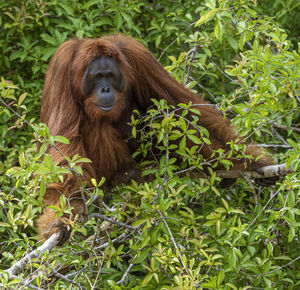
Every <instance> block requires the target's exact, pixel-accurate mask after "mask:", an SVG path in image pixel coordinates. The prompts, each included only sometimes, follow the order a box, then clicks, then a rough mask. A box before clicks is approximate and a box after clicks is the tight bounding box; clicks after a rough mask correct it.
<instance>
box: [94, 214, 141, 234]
mask: <svg viewBox="0 0 300 290" xmlns="http://www.w3.org/2000/svg"><path fill="white" fill-rule="evenodd" d="M93 217H96V218H99V219H102V220H105V221H107V222H110V223H112V224H115V225H117V226H120V227H124V228H127V229H129V230H133V231H135V230H138V229H139V228H140V227H132V226H130V225H127V224H125V223H121V222H118V221H116V220H114V219H112V218H109V217H107V216H105V215H102V214H99V213H92V214H90V215H89V219H91V218H93Z"/></svg>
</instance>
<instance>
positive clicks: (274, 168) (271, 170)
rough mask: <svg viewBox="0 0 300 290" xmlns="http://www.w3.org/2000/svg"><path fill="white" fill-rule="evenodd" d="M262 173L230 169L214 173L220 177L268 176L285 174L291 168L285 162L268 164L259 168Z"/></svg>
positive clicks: (289, 171)
mask: <svg viewBox="0 0 300 290" xmlns="http://www.w3.org/2000/svg"><path fill="white" fill-rule="evenodd" d="M261 169H262V171H263V172H264V174H259V173H258V172H257V171H242V170H235V169H230V170H228V171H226V170H218V171H217V172H216V175H217V176H218V177H222V178H245V177H247V178H269V177H274V176H285V175H287V174H289V173H291V172H293V170H291V169H287V168H286V165H285V164H278V165H270V166H265V167H262V168H261Z"/></svg>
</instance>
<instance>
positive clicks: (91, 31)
mask: <svg viewBox="0 0 300 290" xmlns="http://www.w3.org/2000/svg"><path fill="white" fill-rule="evenodd" d="M0 13H1V14H0V28H1V29H0V76H1V77H2V79H1V83H0V265H1V267H0V269H1V270H0V271H1V272H2V270H4V269H7V268H9V267H10V266H11V265H12V264H14V263H15V262H16V261H17V260H19V259H20V258H21V257H22V256H24V254H26V252H28V251H31V250H32V249H35V248H36V247H37V241H38V238H37V232H36V225H35V221H36V219H37V216H38V215H39V214H40V212H41V210H42V196H43V194H44V193H45V188H46V184H47V182H50V181H58V180H59V179H61V178H62V174H64V173H67V174H68V173H70V169H73V170H77V171H80V169H79V167H78V166H77V163H78V162H80V161H82V160H81V159H79V157H78V156H75V157H74V158H73V159H72V160H69V161H70V162H69V168H60V167H58V166H57V165H56V164H53V163H52V161H51V158H49V156H47V155H46V154H45V152H46V148H47V146H51V145H53V144H54V142H67V140H65V139H64V138H62V137H59V136H49V132H48V129H47V128H46V127H45V126H44V125H42V124H39V108H40V99H41V93H42V87H43V78H44V75H45V71H46V68H47V64H48V62H49V60H50V58H51V56H52V55H53V53H54V51H55V50H56V49H57V47H58V46H59V45H60V44H61V43H63V42H64V41H66V40H67V39H70V38H72V37H98V36H100V35H103V34H108V33H113V32H121V33H126V34H129V35H131V36H133V37H135V38H137V39H139V40H140V41H141V42H142V43H144V44H145V45H146V46H147V47H148V48H149V49H150V50H151V51H152V52H153V54H154V55H155V56H156V57H157V58H158V59H160V62H161V63H162V64H163V65H164V66H165V68H166V69H167V70H168V71H169V72H170V74H172V75H173V77H174V78H176V79H177V80H178V81H179V82H182V83H184V84H185V85H186V86H187V87H189V88H191V89H193V90H195V91H197V92H198V93H199V95H204V96H205V97H206V98H207V99H208V100H210V101H211V102H212V103H214V104H216V106H217V107H218V108H219V109H220V110H222V111H223V112H224V113H225V114H226V115H227V116H228V117H230V118H232V119H233V123H234V124H235V125H236V127H237V128H238V130H239V132H240V133H241V135H242V136H244V137H245V138H246V139H247V141H249V142H252V141H254V142H256V143H257V144H259V145H260V146H264V147H266V148H267V149H268V151H269V152H270V153H271V154H272V155H273V156H274V157H275V158H276V160H277V162H278V163H286V164H287V166H288V167H289V168H292V169H293V170H294V172H293V173H291V174H289V175H288V176H286V177H284V178H282V179H281V180H280V181H279V182H278V183H277V184H276V186H274V187H272V188H260V187H256V196H255V195H254V194H253V193H252V189H251V187H250V186H249V184H248V183H247V182H246V181H245V180H238V182H237V183H236V185H234V186H233V187H232V188H230V189H221V188H219V187H218V182H219V178H217V177H216V176H215V174H214V173H213V172H212V174H211V177H210V178H207V179H204V178H202V179H191V178H190V177H189V174H186V175H183V176H182V175H179V174H178V172H179V171H188V169H189V168H190V167H197V166H198V167H199V166H200V165H199V163H200V162H201V158H200V157H199V158H196V156H195V155H194V154H193V153H194V151H193V149H191V150H190V151H189V150H186V148H185V144H184V142H185V141H184V138H189V139H191V140H193V141H194V142H195V144H198V143H199V144H200V143H201V142H208V141H207V139H206V137H207V135H206V131H205V130H204V129H201V130H202V131H201V132H202V138H201V140H200V139H198V140H196V139H195V138H197V137H196V136H194V132H189V133H188V134H187V135H188V136H187V137H185V136H183V134H182V132H184V129H185V127H186V122H185V120H184V118H181V119H179V120H178V118H176V117H174V115H172V111H173V110H174V108H170V107H168V106H167V105H166V104H164V103H163V102H162V103H156V104H155V106H156V108H158V109H159V110H157V109H156V110H153V111H149V112H148V118H147V117H146V118H145V119H143V120H141V119H134V118H133V119H132V125H133V133H134V135H136V138H139V132H136V131H135V129H134V128H135V127H134V126H135V125H136V124H137V123H138V122H142V121H143V122H145V126H146V127H147V130H146V131H145V132H144V134H145V135H144V136H143V138H144V142H143V143H141V146H140V148H139V150H138V151H137V152H136V155H140V156H143V154H147V149H148V147H147V146H149V144H150V142H151V143H152V144H153V143H154V144H157V146H158V148H159V150H160V151H161V153H162V154H161V158H160V160H153V162H151V163H150V164H149V163H145V162H142V163H141V164H140V166H141V168H143V169H144V175H145V176H147V175H153V174H154V175H155V178H154V179H150V180H151V181H149V182H148V183H142V184H136V183H134V182H133V183H132V184H131V185H129V186H124V187H119V188H116V189H115V190H114V191H113V192H112V193H111V198H110V199H109V201H108V202H107V206H106V207H104V206H103V205H101V208H102V214H103V215H105V216H107V217H111V218H114V219H116V220H117V221H119V222H123V223H128V225H131V226H133V227H138V229H137V230H133V229H130V228H126V227H121V226H118V225H111V224H110V223H107V222H105V221H101V220H97V219H95V218H93V219H90V220H89V221H88V222H87V223H86V224H85V225H80V224H75V225H74V235H73V236H72V237H71V239H70V241H69V242H68V243H67V244H65V245H64V246H63V247H61V248H56V249H54V250H53V251H51V252H50V253H47V254H46V255H45V256H44V257H43V259H38V260H35V261H34V262H33V263H31V264H30V265H28V267H27V268H26V269H24V270H23V272H22V273H21V275H20V276H19V278H20V279H14V280H10V281H8V277H7V275H5V273H3V274H2V275H1V272H0V288H2V287H3V288H4V289H10V288H11V289H16V288H21V289H31V288H32V289H66V288H69V289H71V288H72V287H73V288H72V289H132V288H134V289H141V288H143V289H144V288H145V289H194V288H195V289H197V288H199V289H299V287H300V270H299V269H300V258H299V257H300V256H299V254H300V244H299V239H300V219H299V215H300V209H299V203H300V190H299V184H300V182H299V180H300V178H299V163H300V145H299V144H300V138H299V132H300V126H299V123H300V122H299V113H300V110H299V103H300V44H299V43H298V42H299V31H300V22H299V18H300V3H299V1H293V0H275V1H268V0H262V1H260V0H257V1H255V0H252V1H251V0H249V1H246V0H218V1H216V0H199V1H192V0H177V1H166V0H160V1H156V0H154V1H145V0H140V1H138V0H127V1H126V0H123V1H117V0H111V1H105V0H91V1H83V0H78V1H75V0H74V1H70V0H68V1H67V0H57V1H55V0H49V1H43V0H10V1H4V0H2V1H0ZM193 113H195V115H196V116H195V118H197V114H196V112H193ZM152 114H156V115H155V118H152ZM183 114H184V113H183ZM183 117H184V115H183ZM153 120H155V121H153ZM191 131H192V130H191ZM172 138H173V140H174V139H177V138H181V140H182V141H181V142H180V143H179V145H178V147H176V146H169V140H172ZM38 142H41V143H42V146H41V147H39V148H38V146H37V144H38ZM197 142H198V143H197ZM173 145H174V144H173ZM175 151H176V152H177V154H178V156H179V157H178V158H180V160H181V161H182V162H176V161H178V160H176V159H174V158H169V156H170V153H172V152H175ZM218 161H219V162H222V163H224V164H228V161H227V160H226V159H225V157H224V156H222V152H219V154H218ZM154 169H155V170H154ZM97 182H98V183H99V180H97ZM97 182H96V181H93V184H94V185H95V189H94V191H93V193H92V194H91V198H90V202H89V212H93V211H97V208H98V205H97V203H96V202H93V201H94V200H95V199H96V198H95V197H97V196H101V195H102V194H103V193H102V191H101V184H102V182H100V184H97ZM256 197H257V199H258V203H257V204H256V203H255V198H256ZM61 204H62V209H59V208H57V210H58V214H62V212H61V211H70V208H68V207H67V206H66V204H65V200H64V199H63V198H62V200H61ZM105 243H106V244H105ZM59 273H60V274H59Z"/></svg>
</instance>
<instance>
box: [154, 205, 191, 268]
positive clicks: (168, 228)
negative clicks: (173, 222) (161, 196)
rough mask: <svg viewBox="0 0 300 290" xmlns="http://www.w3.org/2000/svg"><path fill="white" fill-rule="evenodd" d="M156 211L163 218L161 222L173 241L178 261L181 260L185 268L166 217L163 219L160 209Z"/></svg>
mask: <svg viewBox="0 0 300 290" xmlns="http://www.w3.org/2000/svg"><path fill="white" fill-rule="evenodd" d="M158 213H159V215H160V217H161V219H162V220H163V222H164V224H165V226H166V228H167V230H168V232H169V235H170V238H171V240H172V243H173V245H174V247H175V249H176V251H177V252H178V255H179V259H180V262H181V264H182V266H183V268H184V269H185V270H186V267H185V265H184V263H183V259H182V256H181V253H180V250H179V248H178V246H177V244H176V241H175V239H174V237H173V234H172V231H171V229H170V227H169V225H168V223H167V221H166V219H165V216H164V215H163V214H162V212H161V211H160V210H159V211H158Z"/></svg>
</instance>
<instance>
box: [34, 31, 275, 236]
mask: <svg viewBox="0 0 300 290" xmlns="http://www.w3.org/2000/svg"><path fill="white" fill-rule="evenodd" d="M102 55H107V56H112V57H114V58H116V59H117V60H118V63H119V65H120V66H121V68H122V71H123V73H124V77H125V81H126V90H125V92H124V93H122V94H118V93H116V95H117V97H116V98H117V99H116V104H115V106H114V108H113V109H112V110H111V111H110V112H102V111H101V110H99V109H98V108H97V107H96V106H95V105H94V103H93V98H92V97H90V98H85V97H84V95H83V92H82V78H83V74H84V71H85V69H86V67H87V65H88V64H89V63H90V62H91V61H92V60H94V59H95V58H97V57H99V56H102ZM151 98H157V99H159V98H164V99H166V100H167V102H168V103H169V104H171V105H176V104H178V103H188V102H192V103H194V104H205V101H203V100H201V98H200V97H199V96H198V95H196V94H194V93H192V92H191V91H190V90H188V89H186V88H185V87H184V86H182V85H181V84H179V83H178V82H177V81H176V80H174V79H173V78H172V77H171V76H170V75H169V74H168V73H167V72H166V71H165V70H164V69H163V67H162V66H161V64H160V63H159V62H158V61H157V60H156V59H155V58H154V57H153V56H152V54H151V53H150V52H149V51H148V50H147V49H146V48H145V47H144V46H143V45H142V44H140V43H139V42H138V41H136V40H135V39H133V38H131V37H128V36H124V35H110V36H104V37H100V38H98V39H73V40H70V41H67V42H65V43H64V44H62V45H61V46H60V47H59V48H58V50H57V51H56V53H55V54H54V56H53V58H52V60H51V62H50V65H49V67H48V70H47V74H46V78H45V85H44V92H43V99H42V110H41V120H42V122H44V123H45V124H47V126H48V127H49V129H50V133H51V134H52V135H63V136H65V137H67V138H68V139H69V141H70V144H69V145H65V144H59V148H60V150H61V151H62V152H63V154H64V155H66V156H69V157H72V156H73V155H74V154H79V155H81V156H85V157H88V158H90V159H91V160H92V163H91V164H87V163H85V164H83V165H82V168H83V172H84V175H83V176H82V177H81V178H80V180H79V179H78V177H75V176H68V177H67V178H66V179H65V181H64V183H63V184H51V185H50V186H49V187H48V189H47V192H46V194H45V197H44V204H45V206H48V205H53V204H56V205H57V204H58V203H59V196H60V194H64V195H65V196H66V197H67V198H69V200H70V203H71V205H72V206H73V207H74V210H73V212H74V214H78V215H79V216H80V217H83V219H84V217H85V215H86V209H85V204H84V202H83V201H82V200H81V193H80V192H78V188H79V186H80V183H81V182H83V181H86V182H89V180H90V178H92V177H95V178H96V179H98V180H99V179H100V178H101V177H102V176H104V177H105V178H106V182H105V184H106V185H107V186H113V185H114V184H118V183H120V182H122V181H123V177H124V176H125V172H129V171H130V170H131V169H134V168H135V161H134V160H133V158H132V157H131V154H132V153H133V150H134V146H133V145H132V144H131V143H130V142H129V143H126V142H124V139H125V138H128V136H130V132H131V128H130V127H129V126H128V125H127V123H128V122H129V121H130V116H131V114H132V111H133V110H134V109H139V110H141V111H143V112H145V111H146V109H147V108H148V107H149V106H150V105H151V101H150V99H151ZM197 108H198V109H199V110H200V112H201V117H200V121H199V123H200V125H202V126H203V127H205V128H207V129H208V131H209V133H210V140H211V143H212V144H211V146H210V147H208V146H204V147H203V148H202V149H201V154H202V155H203V156H204V157H205V158H209V157H210V155H211V152H212V151H211V150H212V149H217V148H226V146H225V144H226V142H228V141H231V140H234V139H236V137H237V135H236V133H235V131H234V129H233V128H232V127H231V125H230V120H228V119H224V117H223V115H222V114H221V113H220V112H218V111H216V110H215V109H214V108H212V107H211V106H201V105H200V106H198V107H197ZM50 153H51V155H52V158H53V160H54V161H57V162H61V163H63V164H66V162H65V161H64V159H63V157H62V156H61V154H60V153H59V152H57V150H56V149H54V148H51V150H50ZM246 153H247V154H249V155H252V156H253V157H257V156H259V155H261V154H262V153H263V152H262V151H261V150H259V149H258V148H257V147H256V146H255V145H250V146H248V147H247V150H246ZM272 163H273V162H272V160H271V159H270V158H268V157H264V158H261V159H259V161H258V162H257V166H259V167H262V166H265V165H269V164H272ZM235 166H239V167H240V168H243V161H240V162H239V163H237V164H235ZM54 220H55V214H54V213H53V212H52V210H50V209H48V208H46V209H45V211H44V213H43V215H42V216H41V217H40V219H39V222H38V226H39V231H40V233H41V234H42V236H43V237H44V238H47V237H48V236H49V235H50V234H51V233H53V232H55V231H57V230H58V228H59V226H57V224H56V223H55V222H54ZM53 222H54V223H53Z"/></svg>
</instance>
